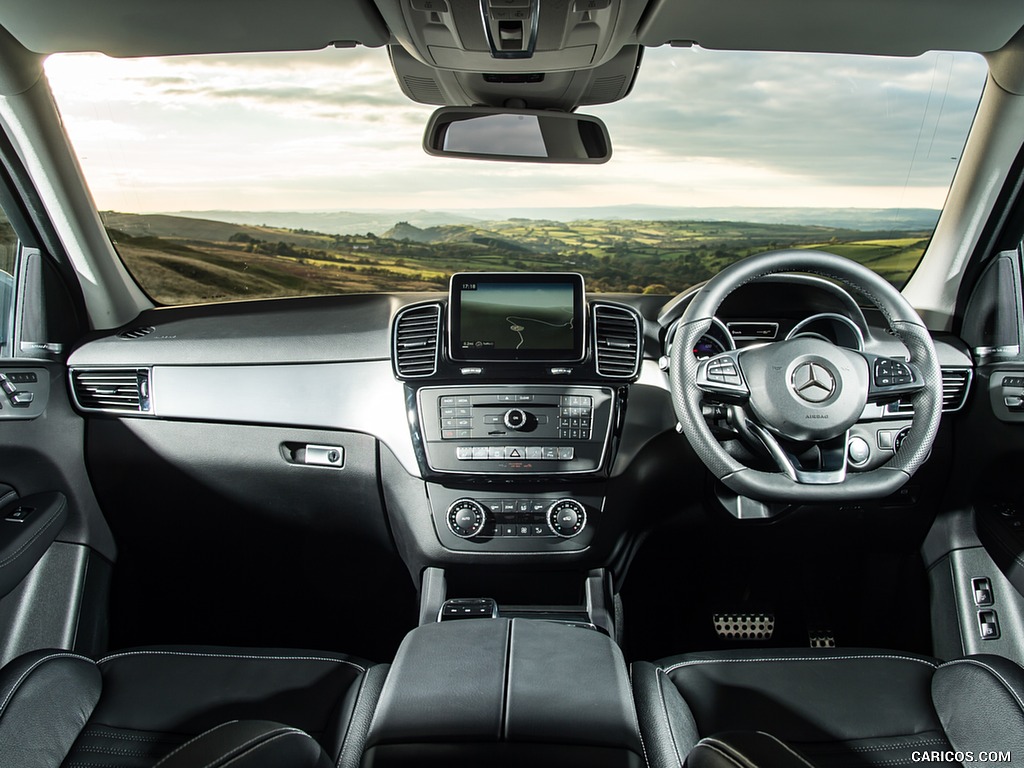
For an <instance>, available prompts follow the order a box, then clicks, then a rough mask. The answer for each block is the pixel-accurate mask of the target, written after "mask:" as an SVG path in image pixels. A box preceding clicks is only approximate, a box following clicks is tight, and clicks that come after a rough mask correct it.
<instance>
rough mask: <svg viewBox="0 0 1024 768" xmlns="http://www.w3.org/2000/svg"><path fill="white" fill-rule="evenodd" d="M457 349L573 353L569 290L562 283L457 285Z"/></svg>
mask: <svg viewBox="0 0 1024 768" xmlns="http://www.w3.org/2000/svg"><path fill="white" fill-rule="evenodd" d="M461 310H462V314H461V323H460V324H461V328H460V330H461V340H462V349H463V350H465V351H471V350H473V349H479V350H488V349H494V350H511V351H531V350H542V349H549V350H563V351H570V350H572V348H573V343H574V338H575V337H574V332H573V327H574V323H575V308H574V299H573V287H572V285H569V284H566V283H504V284H495V283H479V284H476V285H475V286H472V287H470V286H469V285H466V286H462V306H461Z"/></svg>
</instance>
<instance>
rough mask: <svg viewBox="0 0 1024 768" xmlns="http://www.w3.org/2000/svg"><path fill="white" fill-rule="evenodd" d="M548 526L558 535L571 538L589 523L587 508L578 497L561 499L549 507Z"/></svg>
mask: <svg viewBox="0 0 1024 768" xmlns="http://www.w3.org/2000/svg"><path fill="white" fill-rule="evenodd" d="M547 518H548V527H549V528H550V529H551V531H552V533H554V534H555V535H556V536H561V537H562V538H563V539H571V538H572V537H573V536H577V535H579V533H580V531H582V530H583V529H584V528H585V527H586V525H587V510H586V508H585V507H584V506H583V505H582V504H580V503H579V502H578V501H576V499H559V500H558V501H556V502H555V503H554V504H552V505H551V506H550V507H549V508H548V514H547Z"/></svg>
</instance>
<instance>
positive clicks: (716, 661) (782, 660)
mask: <svg viewBox="0 0 1024 768" xmlns="http://www.w3.org/2000/svg"><path fill="white" fill-rule="evenodd" d="M857 659H897V660H899V661H916V662H918V663H919V664H924V665H926V666H929V667H932V668H933V669H937V668H938V665H937V664H935V662H932V661H926V660H924V659H915V658H913V657H912V656H897V655H892V654H885V655H881V654H880V655H867V654H864V655H860V656H801V657H793V658H778V659H691V660H689V661H680V662H679V663H677V664H673V665H672V666H671V667H667V668H665V669H664V670H663V671H664V672H665V674H668V673H669V672H673V671H675V670H677V669H679V668H681V667H689V666H693V665H695V664H759V663H773V662H774V663H785V662H787V661H854V660H857Z"/></svg>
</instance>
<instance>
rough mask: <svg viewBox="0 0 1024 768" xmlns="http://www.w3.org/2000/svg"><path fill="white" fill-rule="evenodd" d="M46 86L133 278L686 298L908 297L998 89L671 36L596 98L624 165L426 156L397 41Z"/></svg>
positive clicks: (159, 286) (235, 291)
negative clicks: (804, 293)
mask: <svg viewBox="0 0 1024 768" xmlns="http://www.w3.org/2000/svg"><path fill="white" fill-rule="evenodd" d="M46 72H47V76H48V78H49V81H50V84H51V87H52V89H53V91H54V94H55V97H56V99H57V102H58V105H59V107H60V110H61V114H62V117H63V120H64V123H65V126H66V129H67V131H68V134H69V136H70V138H71V141H72V144H73V146H74V148H75V150H76V152H77V153H78V156H79V160H80V162H81V165H82V167H83V169H84V172H85V176H86V179H87V181H88V183H89V185H90V188H91V190H92V193H93V196H94V198H95V200H96V203H97V206H98V208H99V209H100V211H101V213H102V217H103V220H104V223H105V225H106V227H107V229H108V232H109V233H110V237H111V240H112V241H113V242H114V244H115V246H116V248H117V250H118V252H119V253H120V254H121V257H122V258H123V259H124V261H125V264H126V265H127V266H128V269H129V270H130V271H131V273H132V274H133V275H134V277H135V278H136V279H137V280H138V282H139V283H140V285H141V286H142V287H143V288H144V289H145V290H146V291H147V292H148V293H149V294H150V295H151V296H152V297H153V298H154V299H155V300H157V301H158V302H162V303H168V304H182V303H195V302H209V301H230V300H237V299H247V298H261V297H276V296H298V295H312V294H333V293H349V292H366V291H423V290H443V289H445V288H446V287H447V281H448V277H449V276H450V275H451V274H452V273H453V272H457V271H490V270H536V271H576V272H580V273H582V274H583V275H584V277H585V279H586V284H587V288H588V290H591V291H623V292H634V293H640V292H647V293H676V292H679V291H681V290H684V289H685V288H687V287H689V286H691V285H693V284H695V283H698V282H700V281H702V280H706V279H707V278H708V277H710V276H712V275H713V274H715V273H716V272H717V271H718V270H720V269H722V268H723V267H724V266H726V265H727V264H729V263H731V262H733V261H735V260H736V259H739V258H742V257H744V256H746V255H749V254H751V253H755V252H758V251H763V250H767V249H773V248H781V247H799V248H803V247H808V248H813V247H818V248H825V249H827V250H830V251H833V252H835V253H839V254H842V255H844V256H848V257H850V258H853V259H856V260H858V261H860V262H862V263H864V264H866V265H867V266H869V267H871V268H872V269H874V270H875V271H877V272H878V273H879V274H881V275H882V276H884V277H885V278H886V279H888V280H890V281H891V282H892V283H894V284H896V285H897V286H902V284H903V283H904V282H905V281H906V279H907V278H908V277H909V275H910V273H911V272H912V271H913V269H914V268H915V267H916V265H917V263H918V261H919V260H920V258H921V256H922V254H923V252H924V249H925V248H926V246H927V243H928V240H929V238H930V236H931V233H932V230H933V228H934V226H935V222H936V220H937V218H938V214H939V209H940V208H941V207H942V204H943V201H944V200H945V197H946V193H947V191H948V188H949V184H950V182H951V179H952V177H953V173H954V171H955V170H956V167H957V163H958V161H959V158H960V153H961V151H962V149H963V146H964V143H965V141H966V137H967V133H968V130H969V129H970V125H971V122H972V120H973V117H974V113H975V110H976V107H977V104H978V99H979V96H980V93H981V90H982V87H983V84H984V81H985V73H986V67H985V63H984V60H983V59H982V58H981V57H980V56H977V55H974V54H959V53H957V54H953V53H930V54H927V55H925V56H921V57H918V58H913V59H896V58H884V57H854V56H837V55H823V54H764V53H734V52H717V51H708V50H702V49H699V48H694V49H683V50H680V49H673V48H657V49H651V50H648V51H647V52H646V53H645V56H644V61H643V64H642V66H641V69H640V72H639V75H638V77H637V81H636V84H635V87H634V89H633V91H632V93H631V94H630V95H629V96H627V97H626V98H625V99H624V100H622V101H620V102H617V103H614V104H609V105H601V106H595V107H588V108H586V109H585V110H582V111H586V112H588V113H590V114H594V115H596V116H598V117H600V118H601V119H603V120H604V121H605V122H606V124H607V126H608V130H609V133H610V135H611V140H612V144H613V148H614V149H613V157H612V159H611V161H610V162H608V163H607V164H604V165H596V166H595V165H588V166H564V165H538V164H515V163H500V162H487V161H477V160H465V159H451V158H437V157H430V156H428V155H426V154H425V153H424V151H423V150H422V148H421V143H422V133H423V127H424V125H425V123H426V121H427V119H428V117H429V115H430V113H431V111H432V110H433V109H434V107H430V106H425V105H421V104H416V103H413V102H412V101H410V100H408V99H407V98H406V97H405V96H404V95H403V94H402V93H401V91H400V90H399V87H398V85H397V83H396V81H395V76H394V73H393V72H392V70H391V67H390V64H389V61H388V56H387V53H386V51H384V50H375V49H356V50H336V49H330V50H325V51H320V52H315V53H300V54H247V55H229V56H205V57H170V58H161V59H127V60H117V59H110V58H106V57H103V56H100V55H95V54H62V55H57V56H52V57H50V58H49V59H48V60H47V65H46Z"/></svg>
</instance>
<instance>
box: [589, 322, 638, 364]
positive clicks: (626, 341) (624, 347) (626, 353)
mask: <svg viewBox="0 0 1024 768" xmlns="http://www.w3.org/2000/svg"><path fill="white" fill-rule="evenodd" d="M594 356H595V359H596V360H597V372H598V373H599V374H601V375H602V376H615V377H621V378H633V377H634V376H636V375H637V373H638V372H639V370H640V318H639V317H637V316H636V315H635V314H634V313H633V312H632V311H631V310H629V309H626V308H625V307H615V306H610V305H607V304H598V305H596V306H595V307H594Z"/></svg>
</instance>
